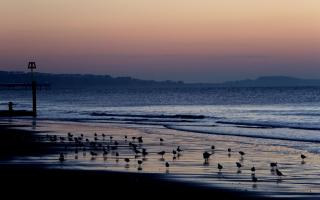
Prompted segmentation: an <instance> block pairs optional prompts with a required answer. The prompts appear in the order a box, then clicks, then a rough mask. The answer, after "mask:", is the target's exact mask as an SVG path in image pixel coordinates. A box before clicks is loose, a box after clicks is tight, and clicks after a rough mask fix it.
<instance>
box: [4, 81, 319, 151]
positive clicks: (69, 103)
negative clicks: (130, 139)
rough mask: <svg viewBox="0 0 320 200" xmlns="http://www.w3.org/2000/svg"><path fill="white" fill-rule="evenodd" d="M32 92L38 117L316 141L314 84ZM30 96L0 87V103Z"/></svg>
mask: <svg viewBox="0 0 320 200" xmlns="http://www.w3.org/2000/svg"><path fill="white" fill-rule="evenodd" d="M37 95H38V119H39V120H64V121H65V120H67V121H82V122H87V123H90V122H95V123H96V122H99V123H125V124H146V125H163V126H164V127H166V128H170V129H177V130H185V131H192V132H194V133H199V134H200V133H207V134H222V135H236V136H245V137H256V138H268V139H274V140H291V141H307V142H320V88H318V87H297V88H294V87H293V88H288V87H286V88H216V87H147V86H146V87H98V88H90V87H87V88H51V89H48V90H40V91H38V94H37ZM31 97H32V95H31V91H28V90H3V91H1V93H0V109H1V110H4V109H7V104H8V102H9V101H12V102H13V103H14V109H17V110H18V109H25V110H30V109H31V106H32V103H31V102H32V99H31ZM316 151H317V150H316ZM319 152H320V150H319Z"/></svg>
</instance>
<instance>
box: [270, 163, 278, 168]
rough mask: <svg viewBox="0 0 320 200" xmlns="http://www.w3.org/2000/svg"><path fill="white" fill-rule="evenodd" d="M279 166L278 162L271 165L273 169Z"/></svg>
mask: <svg viewBox="0 0 320 200" xmlns="http://www.w3.org/2000/svg"><path fill="white" fill-rule="evenodd" d="M277 166H278V163H276V162H272V163H270V167H271V168H274V167H277Z"/></svg>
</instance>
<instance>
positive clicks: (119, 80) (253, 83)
mask: <svg viewBox="0 0 320 200" xmlns="http://www.w3.org/2000/svg"><path fill="white" fill-rule="evenodd" d="M35 76H36V79H37V81H38V83H42V84H44V83H49V84H50V85H51V86H52V87H55V88H70V87H71V88H76V87H87V86H90V87H109V86H110V87H320V79H299V78H294V77H288V76H263V77H259V78H257V79H246V80H238V81H228V82H224V83H201V84H197V83H184V82H182V81H153V80H141V79H136V78H131V77H112V76H109V75H90V74H49V73H36V75H35ZM30 80H31V75H30V74H29V73H25V72H7V71H0V84H3V83H30Z"/></svg>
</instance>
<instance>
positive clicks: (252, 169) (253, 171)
mask: <svg viewBox="0 0 320 200" xmlns="http://www.w3.org/2000/svg"><path fill="white" fill-rule="evenodd" d="M251 172H252V174H254V173H255V172H256V168H255V167H254V166H253V167H251Z"/></svg>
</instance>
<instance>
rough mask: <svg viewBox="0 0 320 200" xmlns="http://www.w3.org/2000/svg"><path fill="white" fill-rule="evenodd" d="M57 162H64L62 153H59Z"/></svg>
mask: <svg viewBox="0 0 320 200" xmlns="http://www.w3.org/2000/svg"><path fill="white" fill-rule="evenodd" d="M59 161H60V162H63V161H65V159H64V155H63V153H60V157H59Z"/></svg>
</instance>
